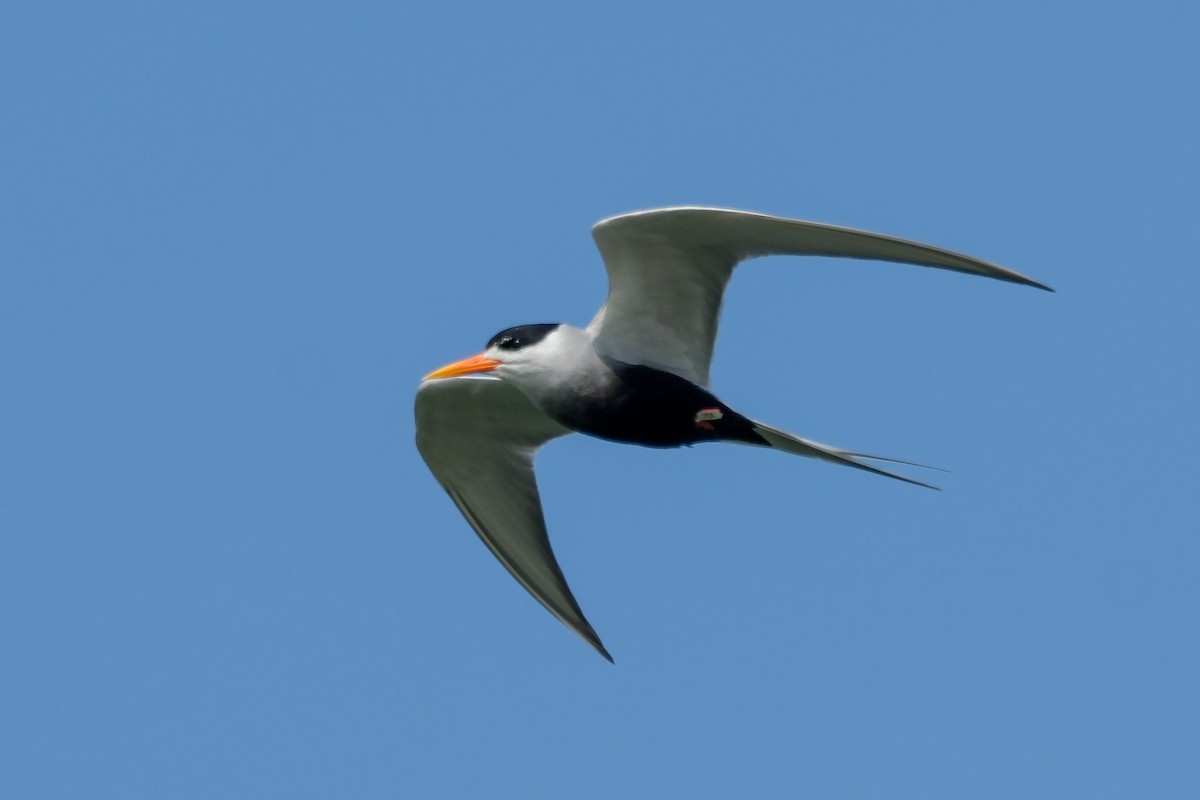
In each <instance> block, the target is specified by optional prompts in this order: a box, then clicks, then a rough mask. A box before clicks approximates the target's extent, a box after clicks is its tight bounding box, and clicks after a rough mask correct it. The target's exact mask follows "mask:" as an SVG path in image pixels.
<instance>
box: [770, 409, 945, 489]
mask: <svg viewBox="0 0 1200 800" xmlns="http://www.w3.org/2000/svg"><path fill="white" fill-rule="evenodd" d="M752 424H753V427H754V432H755V433H757V434H758V435H759V436H761V437H762V438H763V440H764V441H766V443H767V444H768V446H770V447H773V448H775V449H776V450H782V451H783V452H785V453H792V454H793V455H797V456H807V457H809V458H819V459H821V460H822V461H832V462H833V463H835V464H845V465H846V466H847V467H855V468H857V469H862V470H866V471H867V472H874V473H875V474H876V475H883V476H885V477H888V478H895V479H896V480H898V481H904V482H905V483H914V484H916V485H917V486H924V487H925V488H927V489H935V490H937V491H939V492H940V491H941V489H940V488H938V487H937V486H934V485H933V484H931V483H925V482H924V481H919V480H916V479H915V478H910V477H908V476H907V475H901V474H900V473H898V472H892V471H891V470H887V469H883V468H882V467H876V466H874V465H872V464H868V463H867V461H886V462H888V463H889V464H907V465H908V466H910V467H921V468H923V469H938V467H930V466H926V465H925V464H917V463H915V462H913V461H901V460H900V459H898V458H884V457H883V456H869V455H867V454H865V453H851V452H850V451H849V450H842V449H839V448H837V447H830V446H829V445H827V444H821V443H820V442H814V441H812V440H811V439H801V438H800V437H799V436H792V435H791V434H790V433H784V432H783V431H781V430H779V429H778V428H772V427H771V426H770V425H764V424H763V423H761V422H752ZM939 471H940V472H945V471H946V470H939Z"/></svg>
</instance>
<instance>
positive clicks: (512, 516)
mask: <svg viewBox="0 0 1200 800" xmlns="http://www.w3.org/2000/svg"><path fill="white" fill-rule="evenodd" d="M592 236H593V238H594V240H595V243H596V245H597V247H598V248H599V250H600V255H601V258H602V259H603V261H604V266H605V268H606V269H607V272H608V281H609V291H608V297H607V299H606V301H605V303H604V305H603V306H602V307H601V309H600V311H599V312H598V313H597V314H596V316H595V318H594V319H593V320H592V321H591V323H590V324H589V325H588V326H587V327H586V328H578V327H574V326H571V325H567V324H561V323H539V324H531V325H518V326H516V327H512V328H508V329H506V330H503V331H501V332H499V333H497V334H496V335H495V336H493V337H492V338H491V339H490V340H489V341H488V343H487V345H486V347H485V348H484V350H483V352H481V353H480V354H479V355H476V356H473V357H470V358H465V359H463V360H461V361H456V362H454V363H451V364H448V365H446V366H444V367H441V368H440V369H436V370H434V371H433V372H430V373H429V374H428V375H426V376H425V377H424V378H423V379H422V381H421V384H420V386H419V388H418V390H417V393H416V399H415V404H414V405H415V408H414V411H415V417H416V444H417V449H418V451H419V452H420V454H421V456H422V458H423V459H424V460H425V463H426V464H427V466H428V467H429V469H430V471H431V472H432V473H433V475H434V477H435V478H436V479H437V481H438V482H439V483H440V484H441V486H442V488H444V489H445V491H446V493H447V494H448V495H449V496H450V499H451V500H452V501H453V502H454V504H455V505H456V506H457V507H458V510H459V511H460V512H461V513H462V515H463V517H465V518H466V521H467V522H468V523H469V524H470V526H471V528H473V529H474V531H475V533H476V534H478V535H479V538H480V539H481V540H482V541H483V543H484V544H485V545H486V546H487V547H488V549H489V550H491V552H492V554H493V555H495V557H496V558H497V559H498V560H499V561H500V563H501V564H503V565H504V567H505V568H506V569H507V570H508V571H509V572H510V573H511V574H512V576H513V577H514V578H515V579H516V580H517V581H518V582H519V583H520V584H521V585H522V586H524V587H525V589H526V590H527V591H528V592H529V593H530V594H531V595H533V597H534V598H536V599H537V601H538V602H540V603H541V604H542V605H543V606H545V608H546V609H547V610H548V611H549V612H550V613H551V614H553V615H554V616H555V617H557V618H558V619H559V620H561V621H562V622H563V623H564V624H565V625H566V626H567V627H568V628H570V629H571V630H572V631H574V632H575V633H576V634H578V635H579V636H580V637H582V638H583V640H584V641H586V642H587V643H588V644H590V645H591V646H592V647H593V648H595V649H596V651H597V652H599V653H600V655H602V656H603V657H604V658H606V659H607V660H608V661H610V662H612V660H613V658H612V655H611V654H610V653H609V652H608V650H607V649H605V647H604V644H603V643H602V642H601V639H600V637H599V636H598V635H597V633H596V631H595V629H594V628H593V627H592V625H591V623H589V622H588V620H587V618H586V617H585V616H584V614H583V611H582V610H581V609H580V606H579V603H578V602H577V601H576V599H575V597H574V595H573V594H572V592H571V589H570V587H569V586H568V585H567V580H566V578H565V577H564V575H563V572H562V569H561V567H560V566H559V564H558V561H557V559H556V558H555V556H554V551H553V549H552V548H551V546H550V539H549V535H548V533H547V529H546V522H545V518H544V515H543V512H542V506H541V500H540V497H539V495H538V489H537V482H536V478H535V474H534V457H535V455H536V453H537V452H538V450H539V448H541V447H542V445H544V444H546V443H547V442H549V441H551V440H553V439H556V438H558V437H560V436H565V435H567V434H570V433H583V434H587V435H589V436H593V437H597V438H600V439H606V440H609V441H613V442H619V443H624V444H636V445H642V446H645V447H652V448H673V447H681V446H686V445H695V444H700V443H704V442H729V443H733V444H740V445H750V446H756V447H763V448H771V449H774V450H780V451H782V452H785V453H791V454H794V455H800V456H807V457H811V458H817V459H823V460H825V461H830V462H833V463H836V464H842V465H845V466H849V467H855V468H857V469H860V470H865V471H867V472H871V473H875V474H878V475H884V476H887V477H890V478H896V479H898V480H901V481H906V482H908V483H913V484H917V485H920V486H927V487H929V488H937V487H934V486H932V485H931V484H928V483H924V482H923V481H919V480H917V479H915V478H911V477H908V476H906V475H903V474H900V473H898V472H895V471H893V470H892V469H889V468H887V467H884V466H880V462H882V463H885V464H909V465H913V464H912V462H906V461H900V460H899V459H890V458H883V457H879V456H868V455H865V454H863V453H857V452H853V451H849V450H843V449H841V448H837V447H832V446H830V445H826V444H821V443H820V442H816V441H813V440H811V439H805V438H801V437H799V436H794V435H792V434H790V433H786V432H784V431H782V430H780V429H778V428H776V427H773V426H771V425H768V424H766V423H763V422H759V421H756V420H753V419H750V418H749V417H746V416H743V415H742V414H740V413H738V412H737V411H735V410H734V409H732V408H730V407H729V406H728V405H726V404H725V403H724V402H722V401H721V400H720V399H718V398H717V396H716V395H715V394H713V393H712V391H711V390H710V388H709V365H710V362H711V360H712V354H713V345H714V342H715V339H716V335H717V326H718V322H719V320H720V315H721V303H722V299H723V296H724V292H725V287H726V286H727V284H728V282H729V280H730V278H731V276H732V275H733V272H734V268H735V267H737V266H738V264H740V263H741V262H743V261H745V260H747V259H751V258H754V257H758V256H769V255H795V256H833V257H842V258H853V259H872V260H878V261H888V262H897V263H905V264H915V265H919V266H927V267H937V268H940V269H946V270H952V271H955V272H962V273H967V274H972V275H982V276H985V277H989V278H995V279H997V280H1001V281H1007V282H1010V283H1015V284H1022V285H1025V286H1031V287H1034V288H1037V289H1043V290H1046V291H1054V290H1053V289H1051V288H1050V287H1049V286H1046V285H1045V284H1042V283H1039V282H1038V281H1035V280H1033V279H1032V278H1029V277H1026V276H1025V275H1022V274H1020V273H1018V272H1014V271H1012V270H1010V269H1006V268H1005V267H1001V266H998V265H996V264H992V263H989V262H987V261H982V260H980V259H977V258H973V257H971V256H967V255H962V254H960V253H955V252H952V251H950V250H945V249H942V248H940V247H933V246H930V245H926V244H920V243H918V242H913V241H908V240H904V239H898V238H895V237H891V236H886V235H883V234H878V233H871V232H868V231H863V230H856V229H853V228H844V227H839V226H835V225H828V224H824V223H818V222H808V221H804V220H797V219H787V218H784V217H777V216H769V215H766V214H759V213H754V212H749V211H737V210H733V209H723V208H704V207H677V208H659V209H651V210H647V211H638V212H633V213H627V214H621V215H618V216H614V217H609V218H607V219H604V220H601V221H600V222H598V223H596V225H595V226H594V227H593V228H592ZM914 466H921V465H914Z"/></svg>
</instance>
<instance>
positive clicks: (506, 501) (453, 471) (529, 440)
mask: <svg viewBox="0 0 1200 800" xmlns="http://www.w3.org/2000/svg"><path fill="white" fill-rule="evenodd" d="M416 417H417V449H418V450H420V451H421V456H422V458H424V459H425V463H426V464H428V465H429V469H430V471H431V472H433V475H434V477H435V478H437V480H438V482H439V483H441V484H442V487H443V488H444V489H445V490H446V492H447V493H448V494H449V495H450V499H451V500H453V501H454V504H455V505H457V506H458V510H459V511H461V512H462V515H463V516H464V517H466V519H467V522H469V523H470V524H471V527H472V528H474V529H475V532H476V533H477V534H479V538H480V539H482V540H483V543H484V544H486V545H487V546H488V549H489V550H491V551H492V553H493V554H494V555H495V556H496V558H498V559H499V560H500V563H501V564H503V565H504V566H505V568H506V569H507V570H508V571H509V572H510V573H512V576H513V577H514V578H516V579H517V580H518V581H519V582H520V584H521V585H522V586H524V587H525V588H526V589H527V590H528V591H529V593H530V594H532V595H533V596H534V597H536V598H537V600H538V602H540V603H541V604H542V605H543V606H545V607H546V608H547V609H548V610H549V611H550V613H551V614H553V615H554V616H556V617H558V618H559V619H560V620H562V621H563V622H564V623H565V624H566V625H567V627H569V628H570V629H571V630H573V631H575V632H576V633H578V634H579V635H580V636H582V637H583V638H584V639H585V640H586V641H587V642H588V644H590V645H591V646H592V647H594V648H596V649H597V650H598V651H600V655H602V656H604V657H605V658H607V659H608V660H609V661H612V657H611V656H610V655H609V654H608V651H607V650H605V649H604V645H603V644H601V642H600V637H599V636H597V635H596V631H595V630H594V629H593V628H592V626H591V625H590V624H589V623H588V621H587V619H585V618H584V616H583V612H582V611H581V610H580V609H579V604H578V603H577V602H575V597H574V596H573V595H572V594H571V590H570V588H569V587H568V586H567V580H566V578H565V577H563V574H562V570H561V569H560V568H559V566H558V561H557V560H556V559H555V558H554V551H553V550H552V549H551V547H550V538H549V537H548V536H547V534H546V522H545V519H544V518H543V516H542V503H541V500H540V499H539V497H538V490H537V481H536V479H535V477H534V473H533V457H534V454H535V453H536V452H537V450H538V448H540V447H541V446H542V445H543V444H545V443H546V442H547V441H549V440H550V439H553V438H555V437H557V436H562V435H564V434H567V433H570V431H569V430H568V429H567V428H564V427H562V426H561V425H559V424H558V423H556V422H554V421H553V420H552V419H550V418H549V417H547V416H546V415H545V414H543V413H542V412H541V411H539V410H538V409H537V408H536V407H535V406H534V405H533V404H532V403H530V402H529V400H528V399H526V397H525V395H523V394H521V392H520V391H519V390H517V389H515V388H513V387H511V386H509V385H507V384H505V383H503V382H502V381H499V380H495V379H489V378H443V379H437V380H431V381H426V382H424V383H422V384H421V387H420V389H418V390H417V400H416Z"/></svg>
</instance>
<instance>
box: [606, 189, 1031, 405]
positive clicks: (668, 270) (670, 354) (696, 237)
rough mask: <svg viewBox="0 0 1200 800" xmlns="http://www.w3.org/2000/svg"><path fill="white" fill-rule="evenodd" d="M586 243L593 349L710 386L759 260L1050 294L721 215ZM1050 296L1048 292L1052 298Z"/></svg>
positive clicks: (640, 226) (639, 222) (643, 217)
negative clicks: (746, 270) (728, 293)
mask: <svg viewBox="0 0 1200 800" xmlns="http://www.w3.org/2000/svg"><path fill="white" fill-rule="evenodd" d="M592 236H593V237H594V238H595V240H596V245H597V246H598V247H599V248H600V255H601V256H602V257H603V258H604V266H605V267H606V268H607V270H608V282H609V290H608V300H607V302H606V303H605V305H604V307H603V308H602V309H600V313H599V314H597V315H596V318H595V319H594V320H592V323H591V325H590V326H589V327H588V330H589V331H591V332H592V334H593V336H594V337H595V341H596V348H597V349H598V350H599V351H601V352H603V353H604V354H605V355H607V356H610V357H612V358H615V359H617V360H619V361H624V362H627V363H631V364H644V365H646V366H649V367H656V368H658V369H661V370H665V371H667V372H671V373H674V374H676V375H679V376H681V377H683V378H687V379H688V380H690V381H692V382H694V383H697V384H699V385H701V386H707V385H708V373H709V362H710V361H711V360H712V351H713V342H714V340H715V339H716V335H717V322H718V318H719V317H720V313H721V299H722V296H723V295H724V293H725V285H726V284H727V283H728V282H729V278H730V276H731V275H732V274H733V268H734V267H735V266H737V264H738V262H740V261H742V260H744V259H747V258H753V257H755V256H766V255H798V256H799V255H816V256H841V257H845V258H868V259H876V260H879V261H895V262H900V263H904V264H917V265H920V266H926V267H939V268H941V269H948V270H953V271H955V272H967V273H971V274H973V275H983V276H986V277H989V278H996V279H998V280H1002V281H1011V282H1012V283H1022V284H1025V285H1027V286H1035V287H1037V288H1039V289H1047V290H1050V289H1049V287H1048V286H1044V285H1043V284H1040V283H1038V282H1037V281H1035V280H1033V279H1031V278H1027V277H1025V276H1024V275H1021V274H1019V273H1016V272H1013V271H1012V270H1009V269H1005V268H1004V267H1000V266H997V265H995V264H990V263H988V262H986V261H980V260H979V259H976V258H971V257H970V256H965V255H962V254H960V253H954V252H951V251H949V250H943V249H941V248H939V247H931V246H929V245H925V244H919V243H917V242H910V241H906V240H904V239H896V238H893V237H891V236H883V235H881V234H878V233H868V232H867V231H859V230H854V229H852V228H839V227H836V226H833V225H823V224H821V223H817V222H804V221H801V220H793V219H784V218H782V217H770V216H766V215H764V214H753V213H749V212H746V211H731V210H728V209H720V208H663V209H657V210H653V211H640V212H636V213H633V214H622V215H621V216H617V217H610V218H609V219H606V220H602V221H601V222H599V223H597V224H596V226H595V227H594V228H593V229H592ZM1051 291H1052V290H1051Z"/></svg>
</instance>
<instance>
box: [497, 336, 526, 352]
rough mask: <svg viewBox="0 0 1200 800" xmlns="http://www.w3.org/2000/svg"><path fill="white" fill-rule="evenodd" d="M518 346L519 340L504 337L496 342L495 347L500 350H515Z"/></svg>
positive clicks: (519, 344) (513, 337)
mask: <svg viewBox="0 0 1200 800" xmlns="http://www.w3.org/2000/svg"><path fill="white" fill-rule="evenodd" d="M520 346H521V340H520V339H518V338H517V337H515V336H505V337H504V338H503V339H501V340H500V341H498V342H496V347H499V348H500V349H501V350H516V349H517V348H518V347H520Z"/></svg>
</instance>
